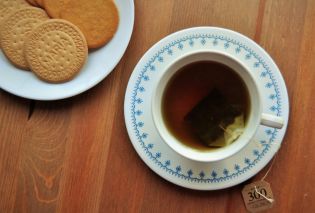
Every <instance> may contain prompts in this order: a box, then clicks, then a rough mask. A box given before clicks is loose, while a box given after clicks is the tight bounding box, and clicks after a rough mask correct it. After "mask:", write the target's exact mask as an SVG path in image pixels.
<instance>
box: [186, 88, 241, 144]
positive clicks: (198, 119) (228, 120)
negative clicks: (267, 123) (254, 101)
mask: <svg viewBox="0 0 315 213" xmlns="http://www.w3.org/2000/svg"><path fill="white" fill-rule="evenodd" d="M185 120H186V122H188V123H189V125H190V127H191V129H192V131H193V133H194V134H195V136H196V137H197V138H198V139H199V140H200V141H201V142H202V143H204V144H205V145H206V146H216V147H221V146H226V145H228V144H230V143H232V142H233V141H235V140H236V139H237V138H238V137H239V136H240V135H241V134H242V133H243V129H244V116H243V114H242V110H241V106H239V105H235V104H229V103H228V101H227V100H226V98H225V97H224V96H223V95H222V94H221V92H220V91H219V90H217V89H213V90H212V91H211V92H210V93H209V95H207V96H206V97H205V98H204V99H202V100H201V101H200V102H199V103H198V104H197V105H196V106H195V107H194V108H193V109H192V110H191V111H190V112H189V113H188V114H187V115H186V116H185Z"/></svg>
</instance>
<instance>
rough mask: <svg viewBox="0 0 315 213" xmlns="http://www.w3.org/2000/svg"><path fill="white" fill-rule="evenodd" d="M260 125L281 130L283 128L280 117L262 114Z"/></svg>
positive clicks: (282, 121)
mask: <svg viewBox="0 0 315 213" xmlns="http://www.w3.org/2000/svg"><path fill="white" fill-rule="evenodd" d="M260 124H262V125H264V126H269V127H273V128H277V129H281V128H282V127H283V124H284V120H283V118H282V117H278V116H275V115H271V114H266V113H262V115H261V121H260Z"/></svg>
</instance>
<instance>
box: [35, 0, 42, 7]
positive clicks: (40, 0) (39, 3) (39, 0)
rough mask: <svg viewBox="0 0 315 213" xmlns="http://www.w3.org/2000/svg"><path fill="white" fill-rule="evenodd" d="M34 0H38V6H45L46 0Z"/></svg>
mask: <svg viewBox="0 0 315 213" xmlns="http://www.w3.org/2000/svg"><path fill="white" fill-rule="evenodd" d="M34 1H36V3H37V5H38V6H40V7H43V1H44V0H34Z"/></svg>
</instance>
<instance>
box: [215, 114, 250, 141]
mask: <svg viewBox="0 0 315 213" xmlns="http://www.w3.org/2000/svg"><path fill="white" fill-rule="evenodd" d="M244 127H245V124H244V115H243V114H241V115H240V116H237V117H235V118H234V122H233V123H232V124H230V125H228V126H227V127H226V128H223V127H222V129H223V131H224V134H223V136H221V137H220V138H218V139H217V140H216V141H214V142H212V143H211V146H213V147H223V146H227V145H230V144H231V143H233V142H234V141H236V140H237V139H238V138H239V137H240V136H241V134H243V132H244Z"/></svg>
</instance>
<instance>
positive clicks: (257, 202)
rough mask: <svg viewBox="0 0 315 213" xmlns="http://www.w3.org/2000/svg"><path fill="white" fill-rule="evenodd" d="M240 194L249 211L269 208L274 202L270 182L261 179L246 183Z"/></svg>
mask: <svg viewBox="0 0 315 213" xmlns="http://www.w3.org/2000/svg"><path fill="white" fill-rule="evenodd" d="M242 195H243V199H244V203H245V206H246V208H247V210H248V211H249V212H260V211H264V210H267V209H270V208H272V206H273V204H274V202H275V200H274V198H273V194H272V191H271V187H270V184H269V183H267V182H266V181H263V180H261V181H257V182H254V183H250V184H247V185H246V186H245V187H244V189H243V190H242Z"/></svg>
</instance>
